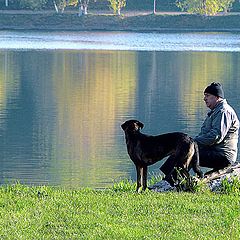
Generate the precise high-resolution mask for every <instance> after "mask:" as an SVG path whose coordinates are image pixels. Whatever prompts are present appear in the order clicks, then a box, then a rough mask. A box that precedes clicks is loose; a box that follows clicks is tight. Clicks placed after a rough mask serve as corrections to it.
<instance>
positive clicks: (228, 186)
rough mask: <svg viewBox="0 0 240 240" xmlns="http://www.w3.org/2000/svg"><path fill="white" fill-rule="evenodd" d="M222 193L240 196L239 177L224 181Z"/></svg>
mask: <svg viewBox="0 0 240 240" xmlns="http://www.w3.org/2000/svg"><path fill="white" fill-rule="evenodd" d="M220 191H221V192H222V193H225V194H237V195H240V179H239V178H238V177H232V178H230V179H228V178H225V179H223V181H222V183H221V188H220Z"/></svg>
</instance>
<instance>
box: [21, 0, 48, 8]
mask: <svg viewBox="0 0 240 240" xmlns="http://www.w3.org/2000/svg"><path fill="white" fill-rule="evenodd" d="M47 1H48V0H38V1H36V0H19V3H20V7H21V8H27V9H31V10H38V9H42V8H43V7H44V6H45V5H46V3H47Z"/></svg>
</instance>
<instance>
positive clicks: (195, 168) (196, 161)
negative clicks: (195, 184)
mask: <svg viewBox="0 0 240 240" xmlns="http://www.w3.org/2000/svg"><path fill="white" fill-rule="evenodd" d="M194 150H195V151H194V155H193V158H192V168H193V171H194V172H195V173H197V175H198V176H199V177H200V178H203V172H202V170H201V168H200V166H199V149H198V145H197V143H196V142H195V141H194Z"/></svg>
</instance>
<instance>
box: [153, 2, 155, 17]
mask: <svg viewBox="0 0 240 240" xmlns="http://www.w3.org/2000/svg"><path fill="white" fill-rule="evenodd" d="M153 14H156V0H153Z"/></svg>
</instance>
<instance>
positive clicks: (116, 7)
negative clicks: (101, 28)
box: [108, 0, 126, 15]
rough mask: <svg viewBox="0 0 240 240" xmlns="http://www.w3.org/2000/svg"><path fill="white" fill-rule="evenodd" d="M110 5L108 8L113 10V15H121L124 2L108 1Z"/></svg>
mask: <svg viewBox="0 0 240 240" xmlns="http://www.w3.org/2000/svg"><path fill="white" fill-rule="evenodd" d="M108 1H109V3H110V8H111V9H112V10H113V12H114V14H116V13H118V15H121V9H122V8H123V7H125V6H126V0H108Z"/></svg>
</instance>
